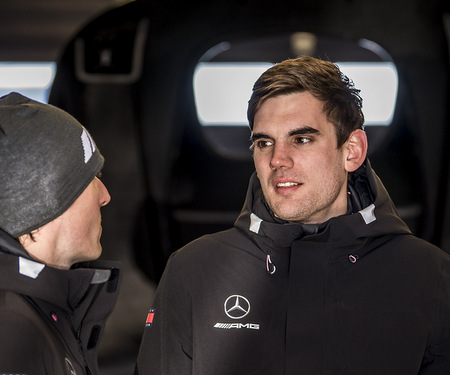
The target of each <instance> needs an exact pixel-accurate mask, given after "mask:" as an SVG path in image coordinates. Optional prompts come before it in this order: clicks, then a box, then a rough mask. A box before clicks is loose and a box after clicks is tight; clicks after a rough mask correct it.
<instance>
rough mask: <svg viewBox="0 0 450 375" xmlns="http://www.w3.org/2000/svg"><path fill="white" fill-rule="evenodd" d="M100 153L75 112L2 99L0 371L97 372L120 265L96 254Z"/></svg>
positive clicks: (103, 196)
mask: <svg viewBox="0 0 450 375" xmlns="http://www.w3.org/2000/svg"><path fill="white" fill-rule="evenodd" d="M103 162H104V160H103V157H102V155H101V154H100V152H99V150H98V149H97V148H96V145H95V143H94V141H93V139H92V138H91V137H90V135H89V134H88V132H87V131H86V129H84V128H83V126H81V125H80V124H79V123H78V122H77V121H76V120H75V119H74V118H73V117H71V116H70V115H69V114H67V113H65V112H64V111H62V110H60V109H58V108H56V107H52V106H50V105H46V104H42V103H38V102H35V101H33V100H31V99H28V98H26V97H24V96H22V95H20V94H18V93H11V94H9V95H7V96H4V97H2V98H0V166H1V167H0V170H1V176H2V177H1V180H0V373H1V374H29V375H31V374H39V375H41V374H48V375H55V374H68V375H69V374H70V375H74V374H77V375H82V374H98V365H97V348H98V342H99V339H100V337H101V334H102V330H103V327H104V323H105V320H106V318H107V316H108V315H109V314H110V312H111V311H112V309H113V307H114V305H115V302H116V298H117V286H118V281H119V280H118V279H119V270H118V268H117V264H113V263H108V262H93V263H92V264H91V265H89V264H88V263H86V264H81V263H80V262H88V261H92V260H95V259H97V258H98V257H99V256H100V254H101V251H102V248H101V245H100V236H101V230H102V229H101V215H100V208H101V207H103V206H105V205H106V204H108V202H109V201H110V199H111V198H110V196H109V193H108V190H107V189H106V187H105V186H104V185H103V183H102V182H101V181H100V180H99V178H98V177H97V175H98V174H99V172H100V170H101V168H102V167H103Z"/></svg>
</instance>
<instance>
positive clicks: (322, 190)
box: [137, 57, 450, 375]
mask: <svg viewBox="0 0 450 375" xmlns="http://www.w3.org/2000/svg"><path fill="white" fill-rule="evenodd" d="M361 106H362V103H361V98H360V97H359V91H358V90H356V89H355V88H354V87H353V84H352V83H351V82H350V81H349V80H348V79H347V77H345V76H344V75H343V74H342V73H341V72H340V71H339V69H338V68H337V67H336V66H335V65H334V64H332V63H329V62H325V61H321V60H317V59H314V58H310V57H303V58H299V59H294V60H287V61H284V62H282V63H280V64H278V65H276V66H274V67H272V68H271V69H269V70H268V71H266V72H265V73H264V74H263V75H262V76H261V77H260V78H259V79H258V81H257V82H256V84H255V86H254V88H253V94H252V97H251V99H250V101H249V108H248V118H249V123H250V127H251V128H252V140H253V146H252V147H253V150H254V163H255V168H256V173H255V175H253V176H252V177H251V179H250V185H249V189H248V192H247V199H246V202H245V205H244V208H243V210H242V212H241V214H240V216H239V218H238V219H237V221H236V223H235V226H234V228H232V229H230V230H228V231H225V232H221V233H216V234H213V235H208V236H205V237H202V238H200V239H198V240H196V241H194V242H192V243H190V244H188V245H187V246H185V247H184V248H183V249H181V250H179V251H178V252H176V253H175V254H174V255H173V256H172V257H171V259H170V260H169V262H168V264H167V267H166V270H165V273H164V276H163V278H162V280H161V282H160V284H159V287H158V290H157V293H156V296H155V300H154V303H153V307H152V309H151V310H150V314H149V317H148V319H147V324H146V326H147V327H146V328H145V332H144V337H143V341H142V344H141V349H140V353H139V357H138V362H137V373H138V374H140V375H142V374H170V375H172V374H173V375H175V374H177V375H180V374H205V375H209V374H214V375H221V374H223V375H231V374H270V375H273V374H307V375H316V374H317V375H319V374H320V375H338V374H358V375H361V374H364V375H369V374H383V375H400V374H405V375H407V374H408V375H410V374H411V375H412V374H419V373H420V374H422V373H423V374H435V375H438V374H439V375H442V374H449V373H450V257H449V256H448V255H447V254H445V253H444V252H442V251H441V250H439V249H437V248H436V247H434V246H432V245H431V244H428V243H426V242H424V241H422V240H420V239H418V238H416V237H414V236H412V234H411V233H410V231H409V229H408V228H407V226H406V225H405V223H404V222H403V221H402V220H401V219H400V218H399V217H398V215H397V213H396V210H395V208H394V205H393V203H392V201H391V199H390V197H389V195H388V193H387V191H386V190H385V188H384V187H383V185H382V183H381V181H380V180H379V178H378V177H377V176H376V174H375V173H374V172H373V170H372V169H371V167H370V163H369V162H368V160H367V159H366V155H367V140H366V136H365V133H364V131H363V122H364V118H363V114H362V112H361Z"/></svg>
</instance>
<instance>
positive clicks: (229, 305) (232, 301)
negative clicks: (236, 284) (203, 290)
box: [224, 294, 250, 319]
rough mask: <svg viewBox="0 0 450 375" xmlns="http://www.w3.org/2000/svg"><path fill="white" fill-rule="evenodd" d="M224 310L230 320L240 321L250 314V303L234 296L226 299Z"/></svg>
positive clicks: (238, 296) (243, 298)
mask: <svg viewBox="0 0 450 375" xmlns="http://www.w3.org/2000/svg"><path fill="white" fill-rule="evenodd" d="M224 309H225V314H227V316H228V317H230V318H231V319H241V318H243V317H244V316H246V315H247V314H248V313H249V312H250V302H248V299H247V298H245V297H242V296H240V295H238V294H234V295H232V296H229V297H228V298H227V299H226V301H225V304H224Z"/></svg>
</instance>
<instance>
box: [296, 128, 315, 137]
mask: <svg viewBox="0 0 450 375" xmlns="http://www.w3.org/2000/svg"><path fill="white" fill-rule="evenodd" d="M306 134H320V131H319V130H317V129H315V128H312V127H310V126H303V127H301V128H298V129H295V130H292V131H290V132H289V135H290V136H291V137H292V136H294V135H306Z"/></svg>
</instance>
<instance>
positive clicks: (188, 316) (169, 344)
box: [135, 253, 192, 375]
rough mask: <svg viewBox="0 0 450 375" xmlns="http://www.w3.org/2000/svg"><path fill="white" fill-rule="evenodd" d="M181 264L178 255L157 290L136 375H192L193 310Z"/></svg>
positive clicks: (169, 264) (174, 256) (143, 339)
mask: <svg viewBox="0 0 450 375" xmlns="http://www.w3.org/2000/svg"><path fill="white" fill-rule="evenodd" d="M178 263H179V262H177V259H176V253H175V254H174V255H173V256H172V257H171V259H170V260H169V262H168V264H167V267H166V269H165V271H164V274H163V276H162V278H161V281H160V283H159V285H158V288H157V290H156V294H155V300H154V302H153V306H152V308H151V310H150V313H149V318H148V319H147V323H146V327H145V330H144V335H143V338H142V342H141V347H140V350H139V355H138V359H137V365H136V372H135V374H139V375H145V374H160V375H181V374H182V375H188V374H191V373H192V323H191V322H192V310H191V303H190V298H189V295H188V293H187V291H186V290H185V288H184V285H185V283H184V282H183V269H182V267H180V266H179V265H178Z"/></svg>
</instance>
